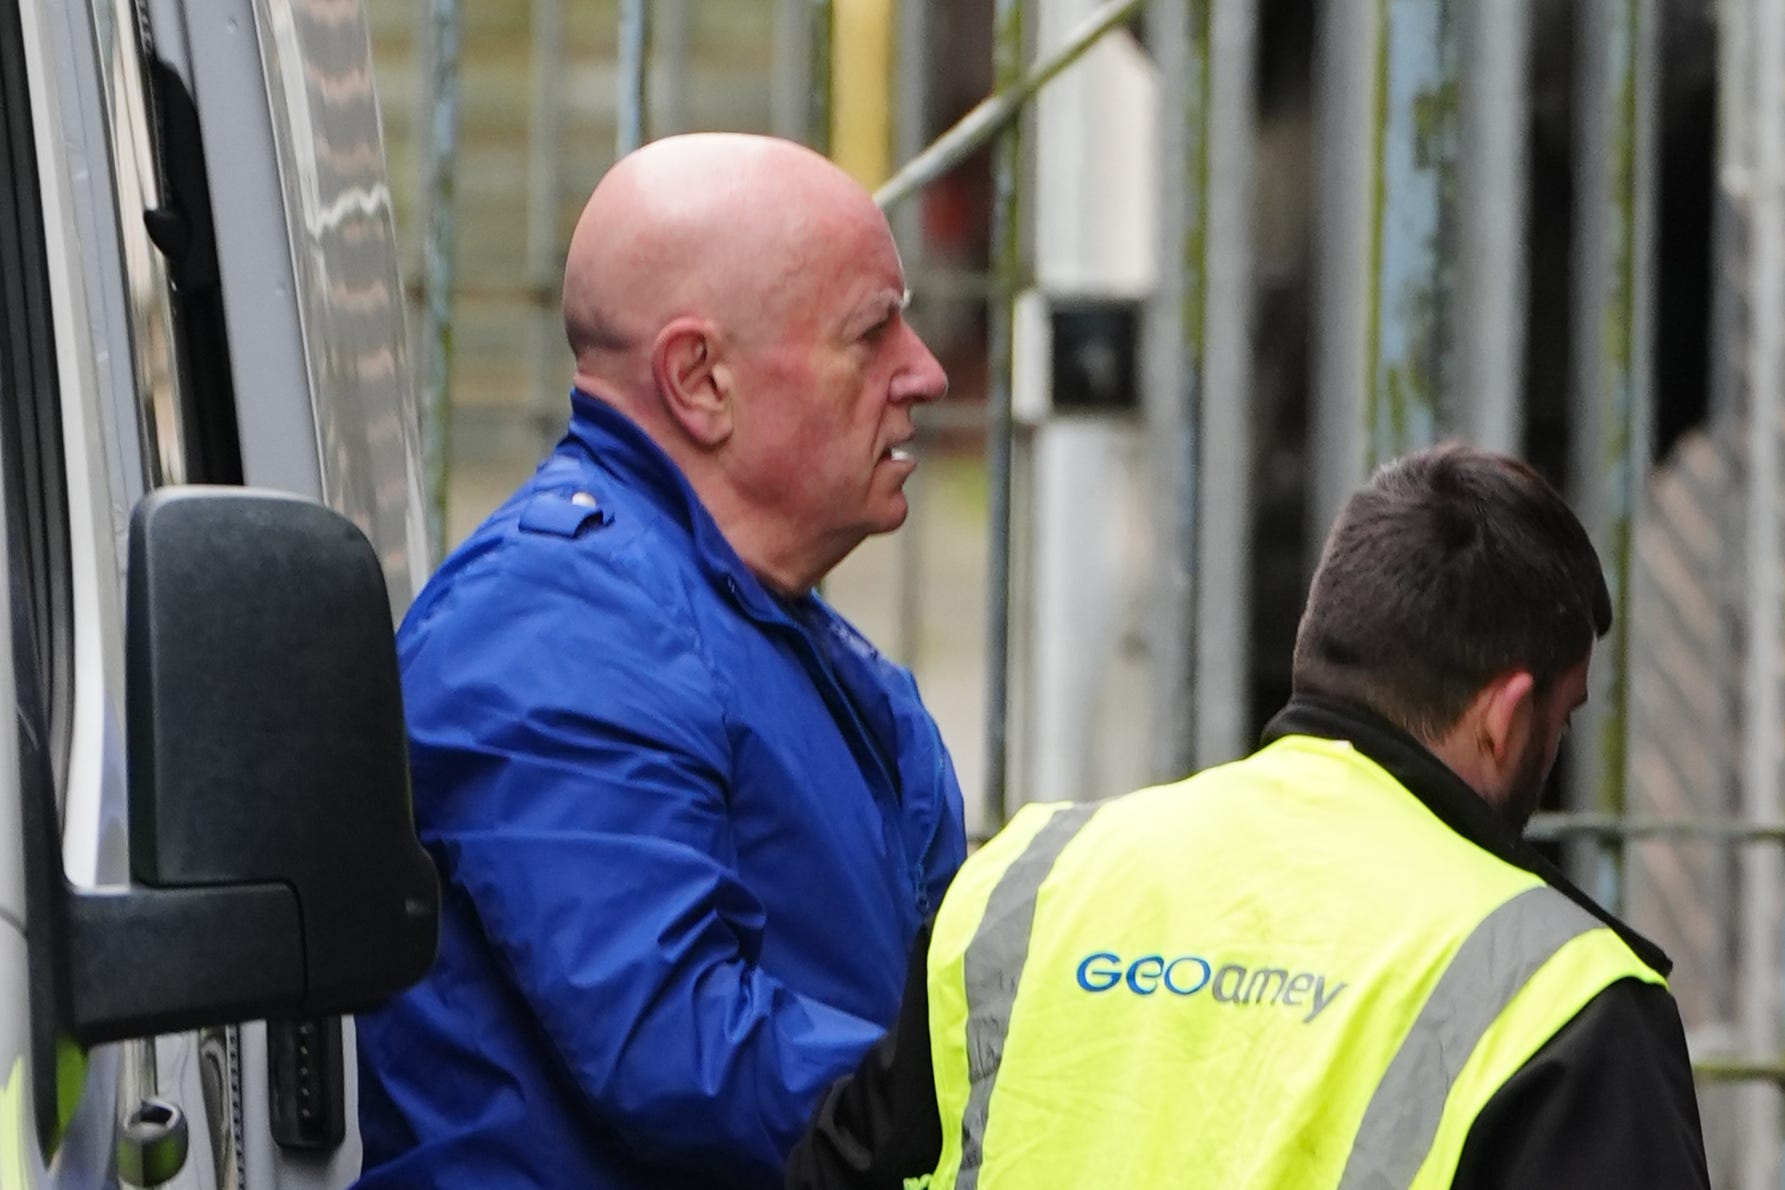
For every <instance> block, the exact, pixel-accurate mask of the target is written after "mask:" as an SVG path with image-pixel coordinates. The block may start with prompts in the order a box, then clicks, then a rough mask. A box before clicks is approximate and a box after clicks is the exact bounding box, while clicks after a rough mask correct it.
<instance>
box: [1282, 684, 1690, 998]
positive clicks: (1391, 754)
mask: <svg viewBox="0 0 1785 1190" xmlns="http://www.w3.org/2000/svg"><path fill="white" fill-rule="evenodd" d="M1291 735H1302V736H1315V737H1318V738H1320V739H1327V740H1344V741H1346V742H1347V743H1349V744H1351V746H1352V747H1354V748H1356V749H1357V750H1358V752H1360V753H1361V754H1363V755H1364V756H1365V757H1368V758H1369V759H1370V760H1372V761H1374V762H1375V763H1376V764H1378V765H1380V766H1381V767H1382V768H1383V770H1384V771H1386V772H1387V773H1388V775H1389V776H1391V777H1393V778H1394V779H1395V780H1396V781H1397V782H1399V783H1400V784H1401V785H1402V786H1403V787H1405V788H1406V790H1407V792H1409V793H1411V794H1412V795H1413V796H1414V797H1416V798H1418V799H1419V801H1420V803H1421V804H1422V805H1424V806H1425V807H1426V809H1428V810H1430V811H1431V812H1432V814H1433V815H1434V816H1435V817H1436V818H1437V819H1438V820H1439V821H1440V822H1442V823H1444V825H1445V826H1447V827H1449V828H1450V829H1451V830H1453V831H1455V832H1456V833H1457V834H1459V835H1461V836H1463V838H1465V839H1467V840H1469V841H1470V842H1471V843H1474V844H1475V845H1476V846H1477V847H1480V848H1481V849H1482V850H1483V851H1486V852H1488V853H1489V854H1491V855H1494V856H1497V857H1498V858H1500V859H1502V860H1504V861H1505V862H1507V863H1509V864H1511V865H1512V866H1514V867H1516V868H1521V869H1523V870H1524V871H1527V872H1530V873H1531V874H1532V875H1534V876H1536V877H1538V878H1539V879H1540V880H1542V881H1543V882H1544V883H1545V884H1548V885H1549V886H1550V887H1551V888H1554V889H1555V890H1556V891H1557V892H1559V893H1561V894H1562V895H1563V896H1565V897H1567V898H1568V899H1569V900H1571V901H1573V902H1574V903H1575V904H1577V905H1579V906H1580V907H1581V908H1582V909H1584V910H1586V911H1587V912H1588V913H1590V914H1592V915H1593V916H1594V917H1596V918H1598V919H1599V920H1600V921H1602V922H1604V923H1605V924H1606V925H1607V926H1609V927H1610V928H1611V929H1612V930H1613V931H1614V932H1615V933H1616V934H1617V935H1618V937H1619V938H1621V939H1623V940H1624V943H1625V944H1626V945H1628V946H1629V947H1630V949H1631V950H1633V951H1635V952H1636V956H1637V957H1638V958H1640V959H1641V960H1642V961H1643V962H1644V963H1647V964H1648V965H1649V966H1650V967H1653V968H1654V969H1655V970H1656V971H1658V972H1660V973H1661V974H1662V975H1663V976H1665V975H1666V974H1667V973H1668V972H1669V971H1671V970H1672V969H1673V962H1672V960H1670V959H1669V958H1668V957H1667V955H1666V954H1665V953H1664V952H1663V951H1662V949H1661V948H1660V947H1659V946H1656V945H1655V944H1654V943H1653V942H1650V941H1649V940H1648V939H1647V938H1644V937H1643V936H1642V935H1641V934H1639V933H1637V932H1636V931H1635V930H1633V929H1631V928H1630V927H1629V926H1628V925H1625V924H1624V923H1623V922H1622V921H1620V920H1619V919H1618V918H1616V917H1615V916H1613V915H1612V914H1611V913H1610V912H1608V911H1607V910H1605V909H1604V908H1602V907H1601V906H1600V905H1599V904H1598V903H1597V902H1596V901H1594V900H1593V898H1591V897H1589V896H1588V895H1587V894H1586V893H1585V892H1583V891H1582V890H1581V889H1579V888H1578V887H1576V886H1575V885H1574V883H1573V882H1572V881H1570V880H1569V879H1568V878H1567V877H1566V876H1564V875H1563V874H1562V873H1561V871H1560V870H1559V869H1558V868H1557V867H1556V866H1555V865H1554V864H1552V863H1550V861H1549V860H1547V859H1545V858H1544V857H1543V855H1542V853H1541V852H1539V851H1538V850H1537V849H1536V848H1535V847H1533V846H1532V845H1531V844H1530V843H1529V842H1527V841H1526V840H1525V839H1523V838H1521V837H1520V836H1519V835H1518V834H1517V833H1516V832H1515V831H1514V830H1513V829H1512V828H1511V827H1510V826H1509V825H1507V823H1506V822H1505V820H1503V819H1502V818H1501V817H1500V816H1499V815H1498V814H1496V813H1494V811H1493V809H1492V808H1491V807H1490V806H1489V805H1488V804H1487V803H1486V802H1485V801H1483V800H1482V799H1481V795H1480V794H1478V793H1476V792H1475V791H1474V790H1473V789H1471V788H1470V787H1469V786H1468V785H1467V784H1465V783H1464V781H1463V779H1462V778H1461V777H1458V776H1457V775H1456V774H1455V773H1453V772H1452V771H1451V770H1450V768H1449V767H1448V766H1446V765H1445V764H1444V762H1443V761H1441V760H1439V759H1438V758H1437V757H1436V756H1433V755H1432V753H1431V752H1430V751H1429V750H1428V749H1427V748H1426V747H1425V745H1423V744H1421V743H1420V742H1419V741H1418V740H1416V739H1414V738H1413V737H1412V736H1410V735H1408V734H1407V733H1406V732H1404V731H1402V730H1401V729H1400V728H1398V727H1396V726H1395V725H1394V724H1392V723H1390V722H1389V721H1388V720H1386V719H1384V718H1382V717H1381V716H1380V715H1377V714H1375V713H1374V712H1372V711H1369V710H1367V709H1365V708H1364V707H1361V706H1358V705H1357V704H1355V703H1350V702H1344V701H1341V700H1339V699H1333V698H1324V697H1320V696H1317V695H1309V694H1298V695H1296V696H1295V697H1294V698H1292V699H1290V700H1289V705H1288V706H1286V707H1284V708H1283V709H1282V710H1281V711H1279V712H1278V713H1277V715H1276V717H1275V718H1274V719H1272V720H1271V721H1270V723H1269V724H1267V725H1266V726H1265V729H1264V741H1263V742H1264V743H1266V744H1270V743H1273V742H1275V741H1277V740H1279V739H1282V738H1283V737H1284V736H1291Z"/></svg>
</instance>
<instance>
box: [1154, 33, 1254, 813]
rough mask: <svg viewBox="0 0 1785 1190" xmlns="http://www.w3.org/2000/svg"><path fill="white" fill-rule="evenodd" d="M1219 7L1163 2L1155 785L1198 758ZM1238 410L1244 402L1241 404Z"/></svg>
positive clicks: (1159, 38) (1159, 43) (1159, 47)
mask: <svg viewBox="0 0 1785 1190" xmlns="http://www.w3.org/2000/svg"><path fill="white" fill-rule="evenodd" d="M1219 2H1220V0H1156V3H1155V4H1154V5H1153V8H1152V12H1151V20H1152V25H1151V27H1150V30H1149V31H1150V32H1151V33H1152V35H1153V42H1154V46H1153V49H1154V53H1155V55H1156V56H1157V60H1158V63H1159V76H1160V81H1161V84H1162V90H1163V94H1162V96H1161V99H1162V104H1161V106H1162V107H1163V109H1164V118H1163V119H1162V120H1161V121H1160V142H1161V144H1160V161H1161V162H1162V163H1163V168H1161V170H1160V187H1161V202H1160V205H1159V224H1160V227H1159V232H1160V243H1161V252H1160V259H1161V267H1160V271H1159V288H1158V293H1157V296H1156V297H1155V299H1154V302H1153V309H1152V311H1151V315H1152V320H1153V321H1152V328H1151V329H1152V333H1151V334H1149V335H1148V336H1147V338H1148V341H1149V342H1150V343H1151V344H1152V347H1151V349H1150V350H1149V352H1148V357H1149V358H1148V361H1147V366H1148V377H1147V380H1148V383H1147V385H1146V389H1145V393H1144V395H1143V398H1142V405H1143V413H1144V415H1145V418H1146V424H1147V433H1148V439H1149V449H1150V450H1151V452H1152V455H1153V469H1154V474H1155V475H1156V476H1157V480H1156V482H1158V483H1159V484H1160V485H1161V487H1162V488H1163V490H1165V491H1167V492H1169V493H1170V496H1169V498H1168V499H1167V500H1166V501H1165V502H1164V507H1163V508H1162V509H1161V515H1160V518H1159V530H1160V538H1161V540H1160V544H1159V553H1158V556H1159V559H1160V562H1159V565H1158V566H1157V567H1156V570H1155V574H1156V579H1155V583H1156V586H1155V590H1154V595H1153V598H1154V601H1155V613H1154V615H1153V617H1152V619H1153V623H1154V625H1155V626H1156V630H1155V636H1154V639H1153V641H1152V653H1153V674H1154V679H1153V681H1154V695H1153V713H1154V719H1155V727H1154V730H1153V732H1152V735H1153V741H1154V745H1153V746H1154V756H1153V761H1152V766H1151V767H1152V776H1153V778H1154V779H1155V780H1161V781H1164V780H1172V779H1176V778H1178V777H1182V776H1184V775H1185V774H1187V773H1189V772H1190V771H1191V770H1192V769H1193V768H1194V767H1195V765H1196V760H1197V752H1198V749H1197V746H1196V744H1197V726H1198V720H1199V719H1200V717H1201V716H1200V715H1199V714H1198V706H1197V698H1196V678H1197V651H1198V649H1197V646H1198V644H1199V640H1198V631H1197V629H1198V619H1199V617H1198V615H1197V594H1198V586H1199V583H1198V573H1199V568H1198V565H1197V561H1198V559H1197V552H1198V545H1199V537H1198V532H1199V530H1200V529H1201V516H1200V512H1201V505H1202V500H1201V490H1200V483H1201V479H1202V465H1201V464H1202V458H1201V445H1202V444H1201V434H1202V420H1203V391H1204V363H1205V361H1204V335H1205V330H1206V321H1205V314H1206V311H1207V306H1208V302H1207V296H1208V283H1209V276H1208V250H1209V152H1210V147H1209V140H1210V129H1209V121H1210V114H1209V107H1210V90H1211V83H1210V74H1211V67H1212V63H1211V61H1210V53H1209V48H1210V46H1209V25H1210V22H1211V19H1212V11H1211V10H1212V8H1214V7H1215V6H1216V5H1217V4H1218V3H1219ZM1236 404H1238V402H1236Z"/></svg>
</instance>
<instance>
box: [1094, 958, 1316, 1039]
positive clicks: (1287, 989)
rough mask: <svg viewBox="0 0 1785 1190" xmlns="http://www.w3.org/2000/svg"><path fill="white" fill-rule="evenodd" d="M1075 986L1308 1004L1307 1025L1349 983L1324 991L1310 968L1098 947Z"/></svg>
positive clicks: (1243, 1002)
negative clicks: (1130, 956)
mask: <svg viewBox="0 0 1785 1190" xmlns="http://www.w3.org/2000/svg"><path fill="white" fill-rule="evenodd" d="M1078 986H1079V987H1081V988H1083V989H1085V991H1087V992H1090V993H1091V994H1093V995H1099V994H1101V993H1104V992H1112V991H1113V992H1117V993H1118V994H1120V993H1122V992H1124V991H1126V992H1128V993H1132V994H1133V995H1136V996H1152V995H1156V994H1158V993H1159V992H1160V991H1162V990H1163V991H1164V992H1165V993H1166V994H1167V995H1172V996H1178V997H1180V998H1185V999H1188V998H1189V997H1191V996H1195V995H1198V994H1199V993H1201V992H1202V991H1204V990H1205V989H1206V990H1207V991H1208V993H1209V996H1210V997H1211V998H1212V999H1214V1000H1215V1001H1217V1002H1219V1003H1221V1004H1232V1005H1234V1006H1236V1007H1247V1006H1252V1007H1266V1006H1269V1007H1272V1008H1293V1009H1300V1008H1303V1007H1306V1008H1307V1010H1308V1015H1307V1016H1304V1017H1303V1018H1302V1023H1303V1024H1304V1025H1305V1024H1310V1023H1312V1021H1313V1020H1314V1018H1315V1017H1317V1016H1319V1015H1320V1014H1321V1013H1322V1012H1324V1011H1325V1010H1326V1006H1327V1005H1328V1004H1331V1003H1332V1002H1333V1001H1334V1000H1336V999H1338V996H1339V993H1340V992H1342V991H1344V990H1345V989H1346V988H1347V987H1349V986H1350V985H1349V984H1345V983H1335V984H1333V985H1332V990H1331V991H1330V992H1329V991H1327V980H1326V976H1324V975H1321V974H1319V973H1317V972H1314V971H1298V972H1296V973H1295V974H1293V975H1291V974H1290V973H1289V969H1288V968H1286V967H1253V968H1251V969H1248V968H1246V967H1244V966H1242V965H1241V964H1239V963H1222V964H1221V965H1220V966H1216V965H1215V964H1214V963H1212V962H1210V961H1209V960H1208V959H1205V958H1203V957H1202V956H1201V955H1195V954H1181V955H1177V956H1175V957H1173V958H1166V957H1165V956H1164V955H1162V954H1143V955H1141V956H1140V957H1139V958H1137V959H1134V960H1132V961H1124V960H1123V958H1122V956H1121V955H1118V954H1116V953H1115V952H1114V951H1109V950H1099V951H1096V952H1094V953H1092V954H1088V955H1086V956H1085V957H1084V961H1082V962H1081V963H1079V965H1078Z"/></svg>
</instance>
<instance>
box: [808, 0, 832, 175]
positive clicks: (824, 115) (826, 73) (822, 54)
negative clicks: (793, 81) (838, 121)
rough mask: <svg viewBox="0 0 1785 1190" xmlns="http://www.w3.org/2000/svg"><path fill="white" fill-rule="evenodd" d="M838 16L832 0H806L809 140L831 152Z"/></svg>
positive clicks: (824, 151) (823, 150) (811, 143)
mask: <svg viewBox="0 0 1785 1190" xmlns="http://www.w3.org/2000/svg"><path fill="white" fill-rule="evenodd" d="M836 30H837V18H836V13H835V12H834V11H832V3H831V0H806V143H807V144H808V145H810V146H812V147H813V148H814V149H816V150H818V151H819V152H820V153H823V154H824V155H825V156H826V157H828V156H830V151H831V81H832V80H831V43H832V41H833V39H834V38H835V36H836Z"/></svg>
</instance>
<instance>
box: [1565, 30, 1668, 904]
mask: <svg viewBox="0 0 1785 1190" xmlns="http://www.w3.org/2000/svg"><path fill="white" fill-rule="evenodd" d="M1583 13H1584V18H1585V19H1584V27H1583V28H1582V30H1581V34H1582V35H1581V38H1580V47H1581V59H1580V73H1579V87H1580V90H1579V103H1578V110H1579V113H1580V121H1581V123H1580V130H1581V131H1580V135H1579V138H1578V143H1579V145H1580V146H1581V148H1582V152H1581V153H1580V155H1579V160H1578V176H1577V180H1576V187H1575V195H1576V204H1577V205H1576V208H1575V250H1576V254H1577V255H1576V261H1575V270H1574V275H1575V284H1576V293H1575V316H1574V333H1575V342H1576V343H1577V344H1578V349H1577V351H1576V374H1575V394H1574V410H1575V419H1574V426H1575V430H1574V433H1573V434H1572V436H1571V438H1572V444H1573V454H1574V459H1573V471H1574V485H1573V486H1574V493H1575V498H1576V502H1577V503H1578V504H1579V506H1580V508H1581V512H1582V514H1583V516H1582V519H1583V520H1584V521H1585V523H1586V525H1587V527H1588V529H1589V531H1590V532H1591V533H1592V536H1593V540H1594V542H1595V543H1596V544H1597V546H1598V547H1599V554H1600V558H1601V560H1602V562H1603V563H1604V566H1605V571H1606V583H1607V585H1608V586H1609V588H1610V590H1611V597H1612V615H1613V623H1612V629H1611V633H1610V635H1609V636H1608V638H1607V639H1606V640H1605V641H1604V642H1603V643H1602V644H1601V645H1600V647H1599V649H1598V650H1597V652H1598V657H1597V658H1596V659H1595V663H1594V665H1593V670H1592V681H1591V688H1590V697H1589V701H1588V705H1587V707H1586V708H1585V711H1586V714H1585V715H1584V717H1583V721H1582V724H1581V726H1582V728H1583V729H1584V730H1582V731H1580V732H1579V733H1578V735H1577V738H1579V739H1580V740H1581V741H1582V747H1581V748H1580V750H1579V754H1578V755H1577V756H1576V758H1575V778H1576V780H1575V786H1574V788H1575V793H1576V797H1577V798H1578V799H1582V800H1583V801H1584V800H1586V799H1591V800H1592V802H1593V803H1594V804H1596V805H1597V807H1598V808H1599V809H1600V810H1601V811H1602V812H1604V813H1607V814H1611V815H1614V816H1615V815H1621V814H1623V813H1624V811H1625V803H1626V781H1627V772H1626V757H1627V754H1628V751H1629V700H1630V689H1629V687H1630V683H1629V676H1630V664H1629V658H1630V630H1631V612H1632V600H1631V569H1632V566H1633V564H1634V561H1635V534H1636V518H1637V516H1638V514H1639V511H1640V509H1641V505H1642V494H1643V491H1644V489H1645V485H1646V479H1647V475H1648V467H1649V451H1650V429H1649V427H1650V422H1651V418H1652V404H1651V392H1650V377H1649V335H1648V325H1649V322H1648V316H1649V288H1650V285H1651V278H1652V273H1653V269H1652V266H1651V262H1650V253H1651V251H1652V249H1651V246H1650V240H1651V236H1650V229H1651V226H1652V222H1653V219H1652V211H1651V201H1650V193H1651V188H1652V187H1651V183H1652V177H1653V143H1652V141H1653V120H1652V118H1651V112H1650V109H1651V107H1652V90H1651V88H1652V87H1653V80H1654V71H1653V62H1654V55H1653V52H1652V48H1651V45H1650V43H1651V40H1652V37H1653V32H1654V21H1653V18H1652V15H1651V13H1652V10H1651V8H1650V0H1593V2H1592V3H1590V4H1588V5H1586V6H1585V7H1584V9H1583ZM1591 885H1592V891H1593V893H1594V895H1595V896H1596V897H1597V898H1598V900H1599V901H1600V903H1601V904H1604V905H1606V906H1608V907H1610V908H1611V909H1612V910H1613V911H1614V912H1616V911H1618V910H1619V908H1620V907H1621V906H1622V903H1623V899H1624V847H1623V843H1622V840H1621V839H1618V838H1615V837H1606V838H1603V839H1601V840H1600V845H1599V848H1598V856H1597V863H1596V864H1595V867H1594V871H1593V872H1592V875H1591Z"/></svg>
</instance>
